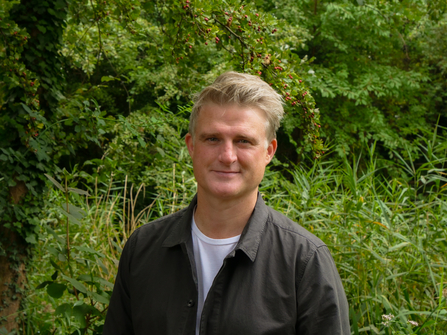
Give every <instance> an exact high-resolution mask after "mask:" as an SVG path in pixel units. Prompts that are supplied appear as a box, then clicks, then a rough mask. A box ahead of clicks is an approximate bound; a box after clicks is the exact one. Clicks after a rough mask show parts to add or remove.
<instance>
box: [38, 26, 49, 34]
mask: <svg viewBox="0 0 447 335" xmlns="http://www.w3.org/2000/svg"><path fill="white" fill-rule="evenodd" d="M36 27H37V29H39V30H40V32H41V33H42V34H45V33H46V32H47V28H45V27H44V26H42V25H40V24H37V25H36Z"/></svg>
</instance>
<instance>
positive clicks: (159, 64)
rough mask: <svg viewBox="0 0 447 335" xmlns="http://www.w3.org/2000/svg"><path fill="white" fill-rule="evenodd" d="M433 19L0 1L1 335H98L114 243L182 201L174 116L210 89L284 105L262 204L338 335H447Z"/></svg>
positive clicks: (214, 5) (345, 9) (424, 8)
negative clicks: (336, 287)
mask: <svg viewBox="0 0 447 335" xmlns="http://www.w3.org/2000/svg"><path fill="white" fill-rule="evenodd" d="M446 9H447V4H446V2H445V1H441V0H430V1H428V0H405V1H397V0H390V1H379V0H337V1H323V0H304V1H298V2H290V1H283V0H276V1H268V0H261V1H253V2H251V1H249V2H240V1H235V0H232V1H227V2H207V1H201V0H192V1H181V2H180V1H179V2H175V1H171V0H168V1H158V0H156V1H142V0H141V1H137V0H108V1H94V0H82V1H70V0H67V1H63V0H51V1H39V0H22V1H18V0H14V1H13V0H0V19H1V20H0V35H1V39H0V40H1V44H0V60H1V62H2V66H1V67H0V102H1V107H0V108H1V110H0V185H1V188H0V217H1V219H0V237H1V238H0V264H1V265H2V269H3V267H4V268H5V269H6V270H10V272H11V274H10V276H9V277H8V276H6V275H5V276H4V277H2V279H1V281H2V282H1V283H0V284H2V285H1V289H0V293H1V295H2V296H3V305H2V307H1V308H0V318H1V319H0V333H5V334H10V333H11V334H14V333H16V332H18V333H24V334H37V333H38V332H40V333H41V334H71V333H73V334H100V333H101V325H102V323H103V321H104V316H105V313H106V311H107V303H108V299H109V296H110V292H111V289H112V285H111V283H113V278H114V275H115V273H116V268H117V261H118V259H119V255H120V252H121V249H122V247H123V245H124V243H125V241H126V239H127V238H128V236H129V235H130V234H131V233H132V231H133V230H134V229H135V228H136V227H138V226H139V225H141V224H143V223H144V222H147V221H149V220H152V219H154V218H157V217H160V216H162V215H165V214H167V213H171V212H173V211H176V210H178V209H179V208H182V207H184V206H185V205H186V204H187V203H188V202H189V200H190V199H191V198H192V196H193V195H194V193H195V188H196V184H195V180H194V177H193V173H192V165H191V162H190V159H189V156H188V154H187V150H186V148H185V146H184V145H183V137H184V135H185V134H186V132H187V126H188V121H187V120H188V117H189V113H190V107H191V106H190V104H191V98H192V95H193V94H194V93H195V92H197V91H199V90H200V89H201V88H203V87H205V86H206V85H208V84H209V83H211V82H212V81H213V80H214V78H215V77H217V76H218V74H220V73H222V72H224V71H227V70H237V71H244V72H248V73H252V74H256V75H260V76H261V77H262V78H263V79H264V80H266V81H267V82H269V83H271V84H272V86H273V87H275V89H277V90H278V92H280V93H281V94H283V96H284V98H285V109H286V118H285V120H284V122H283V127H282V129H281V130H280V132H279V134H278V139H279V150H278V153H277V157H276V159H275V160H274V162H273V164H272V165H271V166H270V168H269V171H268V173H267V175H266V178H265V180H264V181H263V183H262V185H261V191H262V193H263V195H264V197H265V198H266V200H267V201H268V203H269V205H271V206H272V207H274V208H275V209H277V210H279V211H281V212H284V213H285V214H286V215H288V216H289V217H290V218H292V219H294V220H295V221H297V222H298V223H299V224H301V225H303V226H304V227H306V228H307V229H309V230H310V231H312V232H314V233H315V234H316V235H317V236H318V237H320V238H321V239H323V240H324V241H325V242H326V243H327V244H328V245H329V247H330V249H331V251H332V253H333V256H334V259H335V261H336V263H337V266H338V269H339V271H340V274H341V277H342V280H343V282H344V286H345V289H346V292H347V295H348V299H349V303H350V307H351V312H350V313H351V315H350V319H351V325H352V332H353V334H359V333H367V334H413V333H414V334H444V333H446V332H447V322H446V318H447V315H446V313H447V309H446V300H445V299H446V296H447V290H446V288H445V285H446V283H447V280H446V279H445V276H444V270H445V267H446V259H445V255H446V254H447V245H446V223H447V222H446V219H445V217H446V211H447V207H446V195H445V192H446V191H445V190H446V185H447V179H446V173H447V172H446V170H445V168H446V167H445V159H446V156H447V155H446V150H447V141H446V136H447V133H446V127H447V119H446V115H447V114H446V108H447V105H446V93H445V92H447V87H446V82H447V81H446V70H447V58H446V57H447V56H446V55H447V40H446V39H445V38H444V36H445V34H446V32H447V31H446V29H447V28H446V27H447V16H446ZM320 125H321V127H320ZM315 158H318V159H317V160H316V159H315ZM24 268H26V273H27V278H28V279H27V282H26V283H25V281H24V280H23V277H24V274H25V271H24V270H21V269H24ZM6 270H5V271H6ZM2 271H3V270H2ZM24 297H26V299H24ZM17 300H19V301H21V303H20V305H17V304H15V301H17ZM390 314H391V315H393V317H390V316H389V315H390ZM383 315H386V317H383ZM408 321H413V322H417V323H418V326H412V325H411V324H410V323H409V322H408ZM2 326H3V327H4V328H2Z"/></svg>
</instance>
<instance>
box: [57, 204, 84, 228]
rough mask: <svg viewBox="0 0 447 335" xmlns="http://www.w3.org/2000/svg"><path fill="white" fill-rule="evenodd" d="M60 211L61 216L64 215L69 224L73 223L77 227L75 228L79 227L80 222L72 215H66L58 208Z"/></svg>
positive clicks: (66, 213) (64, 211) (63, 210)
mask: <svg viewBox="0 0 447 335" xmlns="http://www.w3.org/2000/svg"><path fill="white" fill-rule="evenodd" d="M60 211H61V213H62V214H64V215H65V216H66V217H67V218H68V220H69V221H70V222H71V223H74V224H75V225H77V226H80V225H81V222H80V221H79V220H78V219H76V218H75V217H74V216H73V215H71V214H70V213H68V212H67V211H66V210H65V209H63V208H60Z"/></svg>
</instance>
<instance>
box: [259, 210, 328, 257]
mask: <svg viewBox="0 0 447 335" xmlns="http://www.w3.org/2000/svg"><path fill="white" fill-rule="evenodd" d="M266 209H267V212H268V218H267V223H266V230H267V231H269V230H270V231H272V232H276V233H277V234H280V236H281V237H282V238H285V239H287V240H294V241H296V242H297V243H304V244H306V245H308V247H309V248H310V249H313V250H315V249H318V248H320V247H326V245H325V243H324V242H323V241H321V240H320V239H319V238H318V237H316V236H315V235H314V234H312V233H311V232H309V231H308V230H307V229H305V228H304V227H302V226H300V225H299V224H298V223H296V222H294V221H292V220H291V219H289V218H288V217H287V216H285V215H284V214H282V213H280V212H278V211H276V210H274V209H273V208H270V207H268V206H266Z"/></svg>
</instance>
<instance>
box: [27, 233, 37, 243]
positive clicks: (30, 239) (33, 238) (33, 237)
mask: <svg viewBox="0 0 447 335" xmlns="http://www.w3.org/2000/svg"><path fill="white" fill-rule="evenodd" d="M25 241H26V242H28V243H30V244H36V243H37V240H36V235H34V234H29V235H28V236H27V237H26V238H25Z"/></svg>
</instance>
